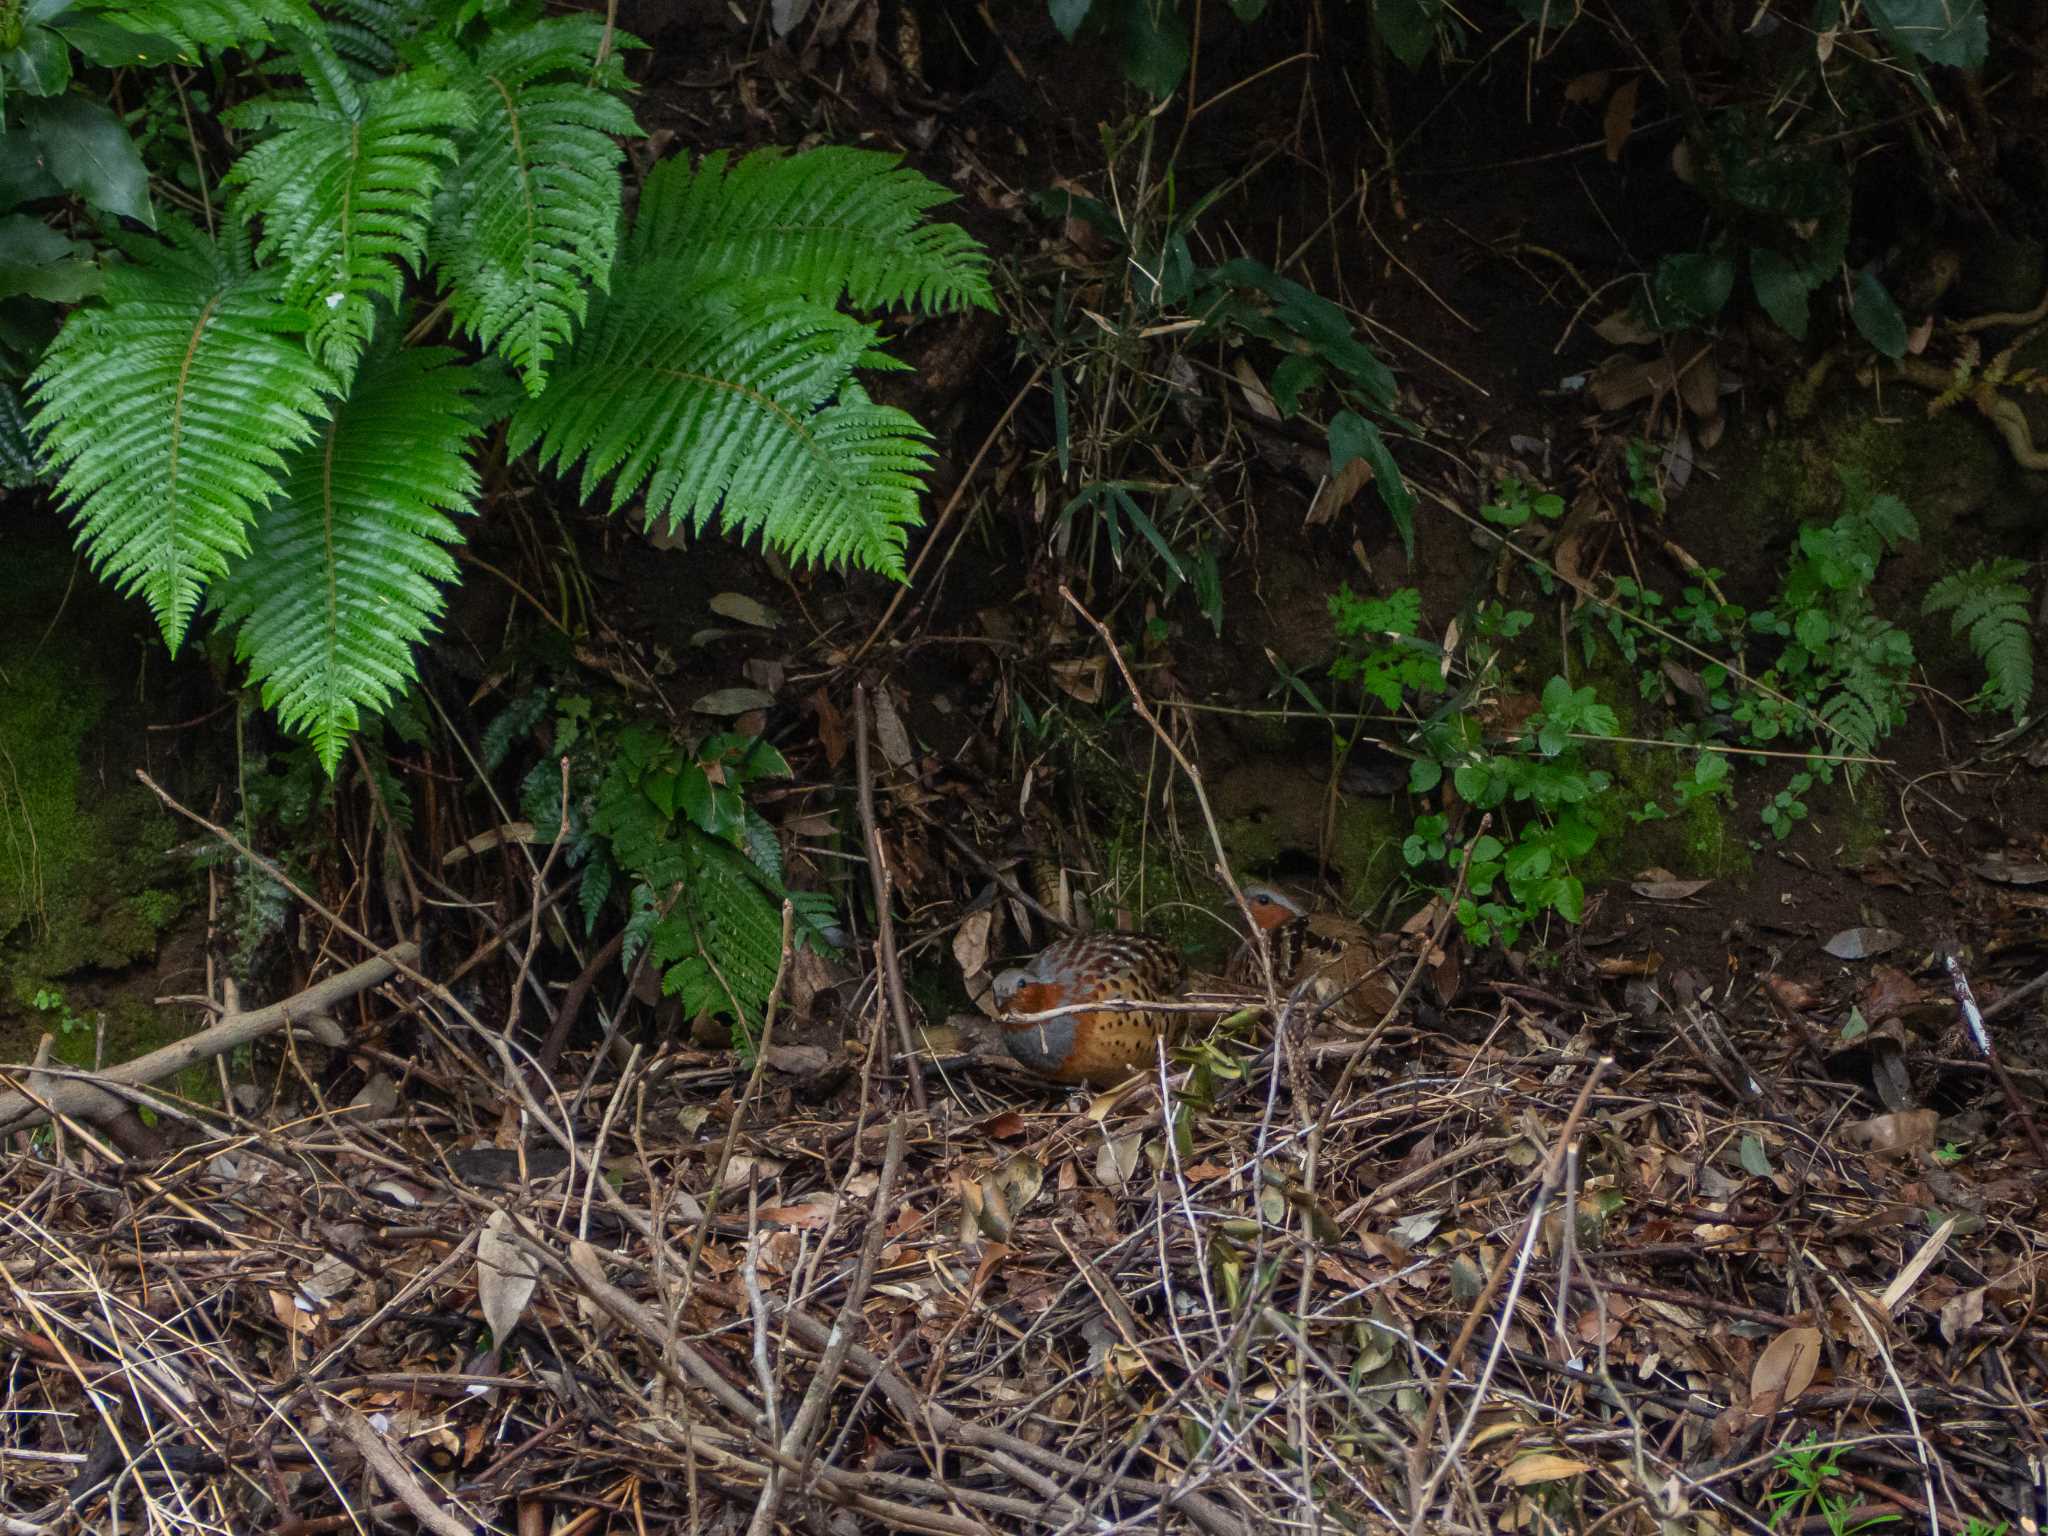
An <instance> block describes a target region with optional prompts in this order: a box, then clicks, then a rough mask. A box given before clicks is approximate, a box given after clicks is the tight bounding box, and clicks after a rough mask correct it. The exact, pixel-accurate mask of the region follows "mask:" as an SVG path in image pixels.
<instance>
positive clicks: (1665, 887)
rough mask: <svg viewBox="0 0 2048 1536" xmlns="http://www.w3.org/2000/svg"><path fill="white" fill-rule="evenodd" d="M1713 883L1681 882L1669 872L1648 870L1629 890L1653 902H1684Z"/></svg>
mask: <svg viewBox="0 0 2048 1536" xmlns="http://www.w3.org/2000/svg"><path fill="white" fill-rule="evenodd" d="M1713 883H1714V882H1713V881H1711V880H1680V879H1677V878H1676V877H1675V876H1673V875H1671V874H1670V873H1669V872H1668V871H1663V870H1658V871H1649V870H1646V871H1644V874H1643V878H1642V879H1640V880H1638V881H1636V882H1635V883H1634V884H1633V885H1631V886H1630V887H1629V889H1630V890H1632V891H1634V892H1635V893H1636V894H1637V895H1638V896H1643V897H1647V898H1648V899H1649V900H1651V901H1684V900H1685V899H1686V898H1687V897H1688V896H1697V895H1699V893H1700V892H1701V891H1703V890H1705V889H1706V888H1707V887H1708V886H1710V885H1712V884H1713Z"/></svg>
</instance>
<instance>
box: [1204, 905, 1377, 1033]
mask: <svg viewBox="0 0 2048 1536" xmlns="http://www.w3.org/2000/svg"><path fill="white" fill-rule="evenodd" d="M1244 899H1245V904H1246V905H1247V906H1249V907H1250V908H1251V913H1252V923H1253V926H1254V927H1255V929H1256V930H1257V931H1256V932H1255V933H1254V934H1253V935H1252V937H1251V938H1249V939H1247V940H1246V941H1245V942H1244V943H1243V944H1241V945H1239V946H1238V950H1237V953H1236V954H1234V955H1232V956H1231V957H1230V965H1229V968H1228V970H1227V971H1226V972H1225V974H1226V975H1227V976H1228V977H1229V979H1230V980H1231V981H1232V982H1235V983H1236V984H1238V985H1240V986H1247V987H1263V986H1264V985H1265V975H1264V973H1263V972H1262V971H1261V970H1260V968H1259V949H1258V944H1259V938H1260V935H1263V936H1264V937H1265V941H1266V943H1267V945H1268V946H1269V947H1270V950H1271V953H1272V957H1273V984H1274V985H1275V986H1276V987H1278V988H1279V989H1280V991H1281V992H1282V993H1283V994H1284V993H1288V992H1292V991H1293V990H1294V989H1295V988H1296V987H1298V986H1300V985H1301V984H1302V983H1304V982H1308V983H1310V984H1311V987H1310V995H1311V996H1312V997H1313V998H1314V999H1315V1000H1316V1001H1317V1002H1319V1003H1323V1004H1325V1005H1327V1006H1329V1007H1331V1008H1332V1009H1334V1010H1335V1011H1337V1012H1338V1013H1339V1014H1341V1015H1345V1016H1348V1017H1351V1018H1355V1019H1363V1018H1367V1017H1370V1018H1372V1019H1375V1020H1377V1019H1378V1018H1379V1017H1380V1015H1381V1014H1383V1013H1385V1012H1386V1011H1387V1009H1389V1008H1391V1007H1392V1006H1393V1004H1394V998H1395V995H1396V994H1397V993H1398V992H1399V990H1400V987H1399V985H1398V984H1397V983H1396V981H1395V980H1394V978H1392V977H1391V976H1389V975H1388V974H1387V972H1386V969H1385V967H1386V962H1388V961H1389V960H1391V959H1393V958H1394V957H1395V956H1396V955H1398V954H1399V953H1400V948H1399V945H1398V943H1397V942H1396V941H1395V940H1394V939H1392V938H1390V937H1388V936H1386V935H1383V934H1377V933H1373V932H1372V931H1371V930H1369V929H1366V928H1362V927H1360V926H1359V925H1358V924H1357V923H1354V922H1352V921H1350V920H1349V919H1348V918H1342V917H1338V916H1336V915H1335V914H1334V913H1329V912H1311V911H1309V910H1307V909H1306V908H1305V907H1303V906H1302V905H1301V904H1300V903H1299V902H1297V901H1295V900H1293V899H1292V898H1291V897H1288V896H1285V895H1282V894H1281V893H1280V892H1279V891H1276V890H1274V889H1273V888H1272V887H1270V886H1264V885H1249V886H1246V887H1245V892H1244Z"/></svg>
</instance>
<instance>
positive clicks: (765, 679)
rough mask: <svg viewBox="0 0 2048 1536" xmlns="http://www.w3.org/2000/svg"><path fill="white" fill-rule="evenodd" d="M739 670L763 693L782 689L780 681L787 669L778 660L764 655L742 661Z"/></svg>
mask: <svg viewBox="0 0 2048 1536" xmlns="http://www.w3.org/2000/svg"><path fill="white" fill-rule="evenodd" d="M740 671H741V672H743V673H744V674H746V679H747V681H748V682H750V683H752V684H753V685H754V686H755V687H756V688H759V689H760V690H761V691H762V692H763V693H770V694H773V693H780V692H781V691H782V682H783V679H784V677H786V676H787V675H788V672H789V669H788V668H787V667H786V666H784V665H783V664H782V663H781V662H779V661H771V660H770V659H769V658H768V657H766V656H756V657H754V658H752V659H751V660H749V661H747V662H745V663H743V664H742V665H741V667H740Z"/></svg>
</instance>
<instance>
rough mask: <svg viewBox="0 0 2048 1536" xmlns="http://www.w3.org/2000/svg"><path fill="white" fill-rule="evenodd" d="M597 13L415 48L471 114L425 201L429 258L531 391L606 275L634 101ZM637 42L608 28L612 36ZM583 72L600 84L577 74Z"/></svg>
mask: <svg viewBox="0 0 2048 1536" xmlns="http://www.w3.org/2000/svg"><path fill="white" fill-rule="evenodd" d="M606 40H607V34H606V30H605V27H604V24H603V23H602V22H600V21H598V20H597V19H596V18H594V17H587V16H584V17H573V18H569V17H565V18H560V19H556V20H546V21H538V22H535V23H533V24H532V25H531V26H528V27H523V28H519V29H516V30H511V29H508V30H504V31H498V32H494V33H492V35H491V37H490V39H489V41H488V42H486V43H485V44H484V46H483V48H482V50H481V51H480V52H479V53H478V55H477V56H476V58H475V59H474V60H471V59H469V58H467V57H465V56H464V55H463V54H462V53H461V52H460V51H459V50H457V49H456V48H455V47H454V46H453V45H452V44H450V43H447V42H446V41H444V40H439V39H436V40H434V41H432V42H430V43H429V44H428V45H426V48H425V51H426V52H427V54H428V55H429V56H430V57H431V58H433V59H434V60H435V62H437V63H438V64H440V65H441V66H442V67H443V68H444V69H446V71H447V73H448V75H449V77H450V78H451V79H452V80H453V81H455V83H456V84H458V85H459V86H461V88H462V89H463V90H464V91H465V92H466V93H467V94H468V96H469V98H470V103H471V105H472V107H474V109H475V112H476V122H475V126H474V127H473V128H472V129H471V130H470V131H469V133H468V134H467V135H465V136H464V138H463V140H462V143H461V151H462V158H461V161H460V163H459V164H458V166H457V167H456V170H455V172H454V173H453V174H452V175H450V176H449V177H448V178H447V180H446V181H445V182H444V183H443V185H442V188H441V194H440V197H439V198H438V199H437V201H436V203H435V207H434V225H433V234H432V237H431V239H430V241H429V259H430V260H431V262H432V265H433V268H434V271H435V273H436V275H437V276H438V277H439V279H440V280H441V281H442V282H443V283H444V284H446V285H447V286H448V289H449V301H450V303H451V305H452V307H453V310H454V315H455V322H456V324H457V325H458V326H459V327H460V328H461V330H462V331H463V332H464V333H466V334H468V335H471V336H474V337H475V338H476V339H477V341H478V342H479V343H480V344H481V345H483V346H485V347H487V348H491V349H494V350H496V351H497V352H499V353H501V354H503V355H504V357H505V358H506V359H507V360H508V361H510V362H511V363H513V364H514V365H515V366H516V367H517V368H518V369H519V371H520V374H521V376H522V377H523V378H524V380H525V383H526V388H527V391H528V393H530V394H535V395H537V394H539V393H540V391H541V390H542V389H543V388H544V387H545V386H546V383H547V373H548V364H549V362H550V360H551V359H552V358H553V357H554V354H555V353H556V351H557V350H558V349H560V348H561V347H564V346H566V345H567V344H568V342H569V339H570V338H571V337H572V336H573V335H574V334H575V330H576V327H577V325H578V324H580V323H581V321H582V320H583V316H584V312H585V306H586V304H587V302H588V296H589V294H590V292H591V290H592V289H597V290H602V289H603V288H604V287H605V286H606V284H607V283H608V282H609V280H610V276H611V268H612V257H613V255H614V254H615V253H616V251H617V248H618V238H619V208H620V201H621V189H620V181H619V165H620V162H621V160H622V159H623V158H624V152H623V151H622V150H621V149H620V148H619V146H618V143H617V142H616V140H615V138H614V135H622V136H627V135H634V134H637V133H638V132H639V126H638V125H637V124H636V123H635V122H634V120H633V114H632V111H631V110H630V109H629V108H628V107H627V106H626V104H625V103H624V102H622V101H620V100H619V99H618V98H617V97H616V96H614V95H612V94H611V90H610V89H608V88H607V87H610V86H614V85H617V84H619V83H621V82H622V81H623V79H624V76H623V74H622V73H621V72H620V70H619V68H618V61H617V58H616V55H615V54H614V55H613V56H612V57H611V58H610V59H609V60H608V62H607V63H606V65H605V66H603V67H602V68H600V66H599V65H598V57H599V52H600V50H601V49H602V48H604V47H605V46H606ZM626 45H630V46H638V44H637V43H636V42H634V40H632V39H630V38H625V37H624V36H623V34H617V33H614V34H611V36H610V46H611V47H612V48H613V49H617V48H618V47H620V46H626ZM593 75H596V76H598V83H597V84H591V83H589V82H590V80H591V77H592V76H593Z"/></svg>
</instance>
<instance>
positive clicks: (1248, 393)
mask: <svg viewBox="0 0 2048 1536" xmlns="http://www.w3.org/2000/svg"><path fill="white" fill-rule="evenodd" d="M1230 371H1231V372H1232V373H1234V374H1236V375H1237V382H1238V385H1239V387H1240V388H1241V389H1242V390H1243V391H1244V403H1245V404H1246V405H1248V406H1250V407H1251V408H1252V414H1253V415H1255V416H1263V417H1265V418H1266V420H1268V421H1278V420H1280V407H1279V406H1277V405H1275V404H1274V403H1273V396H1272V395H1271V393H1269V392H1268V391H1267V389H1266V386H1265V385H1264V384H1263V383H1261V382H1260V380H1259V373H1258V370H1257V369H1256V368H1254V367H1252V363H1251V359H1250V358H1248V357H1246V356H1244V355H1243V354H1242V353H1239V354H1238V357H1237V360H1236V361H1235V362H1233V363H1232V364H1231V365H1230Z"/></svg>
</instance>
